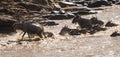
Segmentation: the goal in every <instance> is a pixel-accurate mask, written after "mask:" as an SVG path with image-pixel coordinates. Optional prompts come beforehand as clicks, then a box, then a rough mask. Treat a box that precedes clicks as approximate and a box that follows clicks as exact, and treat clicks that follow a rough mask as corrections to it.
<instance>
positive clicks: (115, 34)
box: [110, 31, 120, 37]
mask: <svg viewBox="0 0 120 57" xmlns="http://www.w3.org/2000/svg"><path fill="white" fill-rule="evenodd" d="M110 36H111V37H116V36H120V33H118V32H117V31H115V32H113V33H112V34H111V35H110Z"/></svg>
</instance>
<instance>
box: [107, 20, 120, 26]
mask: <svg viewBox="0 0 120 57" xmlns="http://www.w3.org/2000/svg"><path fill="white" fill-rule="evenodd" d="M105 26H106V27H112V26H118V24H115V23H112V21H108V22H107V23H106V25H105Z"/></svg>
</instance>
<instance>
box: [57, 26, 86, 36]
mask: <svg viewBox="0 0 120 57" xmlns="http://www.w3.org/2000/svg"><path fill="white" fill-rule="evenodd" d="M86 32H87V31H86V30H78V29H70V28H68V26H64V27H63V28H62V29H61V31H60V33H59V34H60V35H66V34H69V35H81V33H83V34H86Z"/></svg>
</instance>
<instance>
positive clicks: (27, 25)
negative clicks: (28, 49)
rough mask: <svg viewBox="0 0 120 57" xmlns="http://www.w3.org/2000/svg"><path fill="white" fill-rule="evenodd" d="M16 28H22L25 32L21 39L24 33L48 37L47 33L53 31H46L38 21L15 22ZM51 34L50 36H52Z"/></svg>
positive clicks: (29, 35)
mask: <svg viewBox="0 0 120 57" xmlns="http://www.w3.org/2000/svg"><path fill="white" fill-rule="evenodd" d="M14 29H15V30H16V29H20V30H22V31H23V32H24V33H23V35H22V38H21V39H20V40H23V38H24V35H25V34H26V33H27V34H28V37H29V38H30V37H31V36H32V35H38V36H39V37H40V38H46V35H45V34H49V35H50V34H51V35H53V34H52V33H47V32H44V28H43V26H42V25H40V24H39V23H37V22H23V23H16V24H14ZM51 35H50V36H51Z"/></svg>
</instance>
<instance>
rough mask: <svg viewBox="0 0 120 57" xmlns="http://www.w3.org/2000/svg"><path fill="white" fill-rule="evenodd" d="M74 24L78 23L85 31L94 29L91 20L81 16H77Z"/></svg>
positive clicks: (73, 21)
mask: <svg viewBox="0 0 120 57" xmlns="http://www.w3.org/2000/svg"><path fill="white" fill-rule="evenodd" d="M72 23H78V24H79V26H80V27H81V28H85V29H88V30H90V29H92V23H91V21H90V20H88V19H85V18H82V17H81V16H79V15H77V16H76V17H75V18H74V19H73V20H72Z"/></svg>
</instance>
